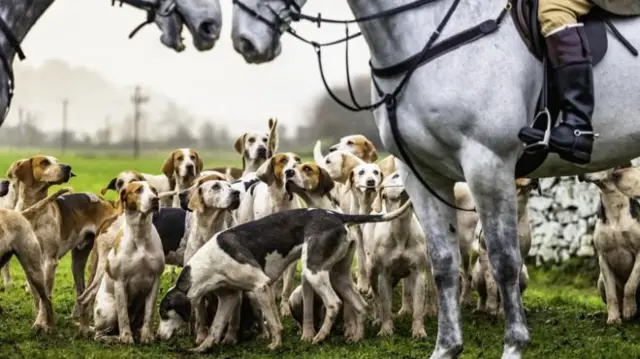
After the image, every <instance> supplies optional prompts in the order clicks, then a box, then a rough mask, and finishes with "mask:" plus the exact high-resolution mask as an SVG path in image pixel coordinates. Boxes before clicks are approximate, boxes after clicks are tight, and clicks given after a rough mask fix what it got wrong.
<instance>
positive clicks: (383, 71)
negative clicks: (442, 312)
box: [233, 0, 512, 212]
mask: <svg viewBox="0 0 640 359" xmlns="http://www.w3.org/2000/svg"><path fill="white" fill-rule="evenodd" d="M282 1H283V2H284V3H285V7H284V9H283V10H281V11H279V12H278V11H275V10H273V8H271V7H270V6H268V5H267V9H268V10H269V11H270V12H271V13H272V14H273V15H274V16H275V18H276V21H277V22H275V23H274V22H272V21H271V20H269V19H267V18H265V17H264V16H262V15H261V14H260V13H258V12H257V11H255V10H254V9H252V8H250V7H248V6H247V5H246V4H244V3H242V2H241V1H240V0H233V3H234V4H235V5H237V6H238V7H239V8H240V9H242V10H243V11H245V12H247V13H248V14H250V15H251V16H253V17H254V18H256V19H257V20H259V21H261V22H262V23H264V24H266V25H267V26H268V27H270V28H271V29H272V30H274V31H276V32H277V33H279V34H282V33H284V32H287V33H289V34H290V35H292V36H294V37H295V38H297V39H298V40H301V41H303V42H305V43H307V44H310V45H311V46H313V48H314V50H315V52H316V57H317V60H318V69H319V71H320V77H321V79H322V83H323V85H324V87H325V89H326V90H327V93H328V94H329V96H330V97H331V98H332V99H333V100H334V101H335V102H337V103H338V104H339V105H340V106H342V107H344V108H345V109H347V110H349V111H352V112H360V111H373V110H375V109H377V108H379V107H381V106H382V105H384V106H385V108H386V110H387V114H388V117H389V125H390V127H391V133H392V136H393V140H394V142H395V143H396V146H397V147H398V151H399V152H400V155H401V158H400V159H401V160H403V162H404V163H405V164H406V165H407V167H409V169H410V170H411V171H412V172H413V174H414V175H415V176H416V178H417V179H418V180H419V181H420V183H421V184H422V185H423V186H424V187H425V188H426V189H427V190H428V191H429V192H430V193H431V194H432V195H433V196H434V197H436V198H437V199H438V200H439V201H441V202H442V203H444V204H446V205H447V206H449V207H451V208H453V209H456V210H459V211H465V212H476V209H475V208H471V209H468V208H460V207H458V206H456V205H455V204H452V203H449V202H448V201H447V200H445V199H444V198H442V197H441V196H440V195H439V194H438V193H437V192H436V191H435V190H434V189H433V188H431V186H429V184H428V183H427V181H425V180H424V178H422V176H420V175H419V174H418V171H417V170H416V167H415V165H414V164H413V162H412V161H411V159H410V157H409V155H408V153H407V151H406V150H405V148H404V146H403V145H402V141H401V137H400V131H399V129H398V118H397V114H396V109H397V99H398V97H399V96H400V93H401V92H402V90H403V89H404V87H405V86H406V85H407V83H408V82H409V80H410V79H411V76H412V75H413V73H414V72H415V71H416V70H417V69H418V68H419V67H421V66H422V65H424V64H426V63H428V62H430V61H432V60H433V59H435V58H437V57H439V56H441V55H443V54H445V53H447V52H449V51H452V50H455V49H457V48H459V47H460V46H463V45H466V44H468V43H471V42H473V41H476V40H478V39H480V38H481V37H484V36H486V35H488V34H491V33H493V32H495V31H496V30H498V28H499V26H500V24H501V23H502V21H503V20H504V17H505V16H506V14H507V13H508V12H509V10H511V6H512V0H508V1H507V3H506V5H505V6H504V8H503V9H502V10H501V11H500V13H499V14H498V16H497V17H496V18H495V19H490V20H486V21H483V22H482V23H480V24H478V25H476V26H474V27H471V28H468V29H466V30H464V31H462V32H459V33H457V34H455V35H452V36H450V37H448V38H446V39H444V40H442V41H440V42H439V43H437V44H435V45H434V43H435V42H436V40H437V39H438V38H439V37H440V34H441V33H442V31H443V30H444V28H445V27H446V25H447V23H448V22H449V20H450V19H451V16H452V15H453V13H454V12H455V10H456V8H457V7H458V5H459V3H460V0H454V1H453V3H452V4H451V6H450V7H449V10H448V11H447V13H446V14H445V16H444V17H443V18H442V20H441V21H440V24H439V25H438V27H437V28H436V30H435V31H434V32H433V33H432V34H431V36H430V37H429V39H428V40H427V42H426V44H425V45H424V47H423V48H422V50H421V51H420V52H418V53H416V54H415V55H413V56H410V57H409V58H407V59H405V60H403V61H400V62H399V63H397V64H395V65H392V66H389V67H386V68H375V67H373V65H372V64H371V61H369V66H370V67H371V73H372V81H373V84H374V86H375V89H376V92H377V93H378V96H379V97H380V100H379V101H377V102H373V103H370V104H367V105H360V104H359V103H358V102H357V101H356V99H355V95H354V92H353V86H352V84H351V77H350V73H349V44H348V42H349V40H351V39H353V38H356V37H358V36H360V35H362V33H361V32H358V33H356V34H353V35H350V34H349V29H348V27H347V25H348V24H353V23H361V22H366V21H371V20H378V19H382V18H387V17H391V16H394V15H397V14H400V13H403V12H406V11H409V10H412V9H415V8H418V7H421V6H424V5H427V4H430V3H433V2H435V1H437V0H416V1H413V2H410V3H408V4H405V5H400V6H398V7H395V8H391V9H388V10H384V11H382V12H379V13H376V14H371V15H365V16H362V17H359V18H355V19H351V20H335V19H325V18H323V17H322V15H321V14H318V15H317V16H309V15H305V14H302V13H301V12H300V6H299V5H298V4H297V3H296V2H295V0H282ZM292 10H294V11H292ZM283 14H284V15H285V16H282V15H283ZM288 20H291V21H300V20H306V21H310V22H314V23H316V24H317V25H318V27H320V25H321V24H322V23H329V24H344V25H345V37H344V38H341V39H338V40H334V41H330V42H326V43H318V42H315V41H310V40H307V39H305V38H303V37H301V36H300V35H298V34H297V33H296V32H295V31H294V30H293V29H292V28H291V27H290V26H289V25H288V22H289V21H288ZM343 42H344V43H345V62H346V76H347V87H348V90H349V97H350V98H351V102H352V103H353V104H348V103H346V102H345V101H343V100H341V99H340V98H339V97H338V96H337V95H336V94H335V93H334V92H333V91H332V90H331V88H330V87H329V84H328V83H327V80H326V77H325V73H324V68H323V66H322V52H321V49H322V47H326V46H331V45H336V44H340V43H343ZM403 73H404V76H403V77H402V79H401V80H400V83H399V84H398V86H397V87H396V88H395V89H394V90H393V91H392V92H387V93H385V92H384V91H382V89H381V88H380V86H379V85H378V83H377V81H376V80H375V77H376V76H377V77H383V78H384V77H393V76H397V75H401V74H403Z"/></svg>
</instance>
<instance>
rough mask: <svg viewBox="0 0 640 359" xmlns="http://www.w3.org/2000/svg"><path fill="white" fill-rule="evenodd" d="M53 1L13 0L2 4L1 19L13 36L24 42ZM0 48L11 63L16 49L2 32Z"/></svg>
mask: <svg viewBox="0 0 640 359" xmlns="http://www.w3.org/2000/svg"><path fill="white" fill-rule="evenodd" d="M51 4H53V0H31V1H29V0H12V1H2V2H1V3H0V17H1V18H2V19H3V20H4V22H5V23H7V25H8V26H9V29H11V32H12V33H13V35H14V36H15V37H16V38H17V39H18V41H20V42H22V40H23V39H24V37H25V36H27V33H28V32H29V30H31V27H32V26H33V24H35V23H36V21H38V19H39V18H40V16H42V14H43V13H44V12H45V11H46V10H47V8H48V7H49V5H51ZM0 48H1V49H2V53H3V54H5V56H7V58H8V59H9V62H11V61H12V60H13V56H14V55H15V49H13V47H11V45H10V44H9V42H8V41H7V39H6V37H5V34H4V33H3V32H2V31H0Z"/></svg>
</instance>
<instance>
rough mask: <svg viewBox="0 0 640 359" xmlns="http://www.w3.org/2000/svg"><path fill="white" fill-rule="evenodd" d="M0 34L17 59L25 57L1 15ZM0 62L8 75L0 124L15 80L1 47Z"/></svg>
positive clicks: (9, 104) (4, 115) (7, 110)
mask: <svg viewBox="0 0 640 359" xmlns="http://www.w3.org/2000/svg"><path fill="white" fill-rule="evenodd" d="M0 35H3V36H4V37H5V39H7V41H8V42H9V46H11V47H12V48H13V49H14V50H15V52H16V54H17V55H18V59H20V61H22V60H24V59H26V58H27V57H26V56H25V55H24V52H23V51H22V47H20V41H18V38H17V37H16V36H15V35H14V34H13V31H11V29H10V28H9V25H8V24H7V23H6V21H5V20H4V19H2V18H1V17H0ZM0 62H1V63H2V67H4V71H5V72H6V73H7V77H8V78H7V88H8V92H7V107H6V108H5V110H4V113H3V114H2V118H0V124H2V122H4V120H5V118H6V117H7V114H9V108H10V107H11V100H12V99H13V92H14V86H15V85H14V84H15V80H14V77H13V67H12V66H11V62H10V61H9V57H8V56H7V54H5V53H4V52H3V51H2V49H0Z"/></svg>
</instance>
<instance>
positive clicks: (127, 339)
mask: <svg viewBox="0 0 640 359" xmlns="http://www.w3.org/2000/svg"><path fill="white" fill-rule="evenodd" d="M119 340H120V343H122V344H133V336H132V335H131V333H122V334H120V337H119Z"/></svg>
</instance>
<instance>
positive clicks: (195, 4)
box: [116, 0, 222, 51]
mask: <svg viewBox="0 0 640 359" xmlns="http://www.w3.org/2000/svg"><path fill="white" fill-rule="evenodd" d="M116 1H121V2H123V3H127V4H129V5H132V6H135V7H137V8H141V9H145V10H147V11H148V13H149V17H150V21H151V20H152V21H153V22H155V23H156V25H157V26H158V27H159V28H160V30H161V31H162V36H161V37H160V41H161V42H162V43H163V44H164V45H165V46H168V47H170V48H172V49H174V50H176V51H182V50H183V49H184V44H183V43H182V36H181V32H182V27H183V25H186V26H187V28H188V29H189V32H191V36H192V37H193V45H194V46H195V48H196V49H198V50H199V51H207V50H210V49H212V48H213V46H214V45H215V43H216V41H217V40H218V38H220V29H221V27H222V10H221V8H220V1H219V0H116Z"/></svg>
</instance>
